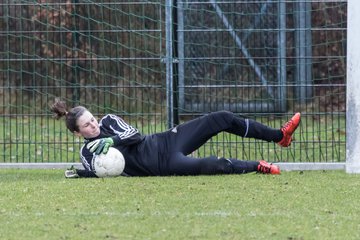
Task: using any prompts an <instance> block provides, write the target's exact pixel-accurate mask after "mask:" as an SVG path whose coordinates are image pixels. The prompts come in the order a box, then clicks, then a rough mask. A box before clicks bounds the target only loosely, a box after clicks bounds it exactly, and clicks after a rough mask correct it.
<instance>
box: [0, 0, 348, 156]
mask: <svg viewBox="0 0 360 240" xmlns="http://www.w3.org/2000/svg"><path fill="white" fill-rule="evenodd" d="M169 2H170V1H164V0H159V1H116V0H106V1H105V0H104V1H85V0H72V1H70V0H68V1H65V0H64V1H59V0H57V1H56V0H51V1H40V0H39V1H21V0H12V1H10V0H3V1H2V2H1V3H0V42H1V43H2V44H1V45H0V97H1V98H0V112H1V120H0V121H1V127H0V129H1V130H0V142H1V143H2V146H3V149H2V154H1V155H0V162H77V161H78V156H77V153H78V149H79V146H80V142H79V141H81V140H79V139H77V138H74V137H73V136H72V135H71V134H70V133H68V132H67V130H66V129H65V127H64V124H63V122H62V121H55V120H54V119H52V118H51V113H50V112H49V103H52V101H53V100H54V98H55V97H61V98H63V99H64V100H66V101H67V102H68V104H69V106H75V105H77V104H81V105H85V106H86V107H88V108H89V109H90V110H91V111H92V112H93V113H95V114H96V115H97V116H99V117H100V116H102V115H103V114H105V113H115V114H118V115H121V116H122V117H124V118H125V120H126V121H128V122H129V123H131V124H132V125H135V126H137V127H138V128H139V129H140V130H141V132H143V133H144V134H148V133H154V132H158V131H161V130H164V129H165V128H166V127H167V125H166V123H167V118H168V116H167V113H168V109H169V108H172V109H174V112H175V113H176V114H177V115H176V117H179V121H180V122H181V121H184V120H187V119H191V118H193V117H195V116H198V115H201V114H203V113H206V112H209V111H215V110H220V109H227V110H231V111H234V112H237V113H240V114H243V115H246V116H248V117H251V118H254V119H256V120H258V121H261V122H263V123H265V124H268V125H270V126H273V127H279V126H280V125H281V123H282V122H284V121H285V120H286V119H287V118H289V117H290V116H291V114H292V113H293V112H294V111H301V112H302V113H303V122H302V126H301V128H300V130H299V133H298V134H297V135H296V141H294V144H293V146H292V148H290V149H280V148H279V147H277V146H276V145H274V144H268V143H262V142H258V141H253V140H248V139H241V138H235V137H231V136H229V135H227V134H221V135H219V137H218V138H215V139H214V140H212V141H210V142H209V143H208V144H207V145H206V146H205V147H204V148H202V149H201V150H199V151H198V152H196V153H194V154H197V155H208V154H215V155H225V156H227V157H237V158H240V159H259V158H265V159H268V160H270V161H285V162H286V161H288V162H339V161H344V160H345V98H346V96H345V79H346V75H345V73H346V59H345V56H346V53H345V48H346V6H347V4H346V2H344V1H339V2H336V1H332V2H323V1H311V2H310V1H265V0H263V1H173V3H174V4H175V5H174V6H173V12H172V13H173V18H172V22H170V23H169V22H167V21H169V20H168V18H166V6H167V4H168V3H169ZM304 19H305V22H302V21H303V20H304ZM166 24H171V25H172V26H173V31H174V32H173V33H172V34H171V35H172V36H173V39H172V40H173V41H174V44H173V49H167V48H166V43H167V41H166V38H165V37H166ZM309 51H310V52H309ZM169 52H171V53H172V54H173V59H170V61H171V62H172V63H173V68H174V76H173V79H174V86H175V92H174V95H175V97H176V101H175V102H174V105H173V106H168V105H167V101H166V97H167V89H166V87H167V84H166V81H167V80H168V79H167V74H166V65H165V62H166V61H167V60H169V59H167V57H168V56H169ZM304 54H305V55H304ZM304 79H305V80H304Z"/></svg>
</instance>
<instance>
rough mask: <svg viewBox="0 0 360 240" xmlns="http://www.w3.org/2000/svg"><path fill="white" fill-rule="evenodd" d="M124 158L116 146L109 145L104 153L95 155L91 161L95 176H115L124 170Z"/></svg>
mask: <svg viewBox="0 0 360 240" xmlns="http://www.w3.org/2000/svg"><path fill="white" fill-rule="evenodd" d="M124 168H125V159H124V156H123V155H122V153H121V152H120V151H119V150H117V149H116V148H113V147H110V148H109V151H108V152H107V153H106V154H103V153H101V154H99V155H96V157H95V159H94V161H93V169H94V173H95V174H96V176H98V177H100V178H103V177H117V176H120V174H121V173H122V172H123V171H124Z"/></svg>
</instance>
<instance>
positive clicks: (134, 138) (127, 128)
mask: <svg viewBox="0 0 360 240" xmlns="http://www.w3.org/2000/svg"><path fill="white" fill-rule="evenodd" d="M99 124H100V125H101V126H102V127H103V128H104V129H106V130H107V132H108V133H109V134H110V135H111V136H112V138H113V140H114V145H115V146H118V145H132V144H135V143H138V142H140V141H142V139H143V136H142V135H141V134H140V133H139V130H137V129H136V128H134V127H133V126H131V125H129V124H127V123H126V122H125V121H124V120H123V119H122V118H120V117H118V116H116V115H113V114H108V115H106V116H105V117H104V118H102V119H101V121H100V123H99Z"/></svg>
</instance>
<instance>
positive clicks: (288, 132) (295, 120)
mask: <svg viewBox="0 0 360 240" xmlns="http://www.w3.org/2000/svg"><path fill="white" fill-rule="evenodd" d="M299 123H300V113H296V114H295V115H294V116H293V117H292V118H291V119H290V120H289V121H288V122H287V123H285V125H284V126H283V127H282V128H281V129H280V130H281V131H282V133H283V138H282V139H281V141H280V142H278V144H279V145H280V146H282V147H288V146H290V144H291V141H292V135H293V133H294V132H295V130H296V128H297V127H298V126H299Z"/></svg>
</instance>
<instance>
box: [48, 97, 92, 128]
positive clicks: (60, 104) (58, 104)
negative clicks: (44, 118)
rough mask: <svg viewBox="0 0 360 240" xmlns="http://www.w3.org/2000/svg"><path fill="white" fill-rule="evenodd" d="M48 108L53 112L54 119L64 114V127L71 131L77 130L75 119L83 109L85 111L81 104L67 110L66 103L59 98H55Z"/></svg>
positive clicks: (81, 113)
mask: <svg viewBox="0 0 360 240" xmlns="http://www.w3.org/2000/svg"><path fill="white" fill-rule="evenodd" d="M50 109H51V111H52V112H53V113H54V115H53V117H54V118H55V119H60V118H61V117H63V116H65V123H66V127H67V129H69V130H70V131H71V132H74V131H77V132H78V131H79V126H78V125H77V120H78V118H79V117H80V116H81V115H83V113H84V112H85V111H87V109H86V108H85V107H83V106H77V107H74V108H71V109H69V110H68V108H67V106H66V103H65V102H64V101H61V100H60V99H59V98H55V102H54V104H53V105H52V106H51V107H50Z"/></svg>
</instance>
